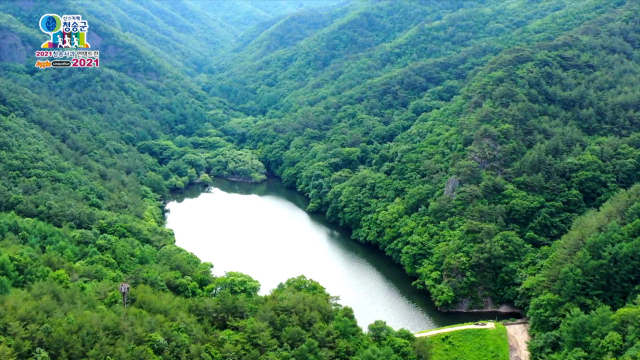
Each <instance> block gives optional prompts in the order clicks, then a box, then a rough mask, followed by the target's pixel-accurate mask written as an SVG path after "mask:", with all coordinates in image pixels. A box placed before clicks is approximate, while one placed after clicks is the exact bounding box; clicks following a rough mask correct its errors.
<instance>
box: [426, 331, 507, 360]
mask: <svg viewBox="0 0 640 360" xmlns="http://www.w3.org/2000/svg"><path fill="white" fill-rule="evenodd" d="M458 326H459V325H458ZM495 326H496V327H495V329H467V330H460V331H452V332H448V333H444V334H438V335H433V336H430V337H427V338H424V340H423V341H426V342H427V343H428V344H429V348H430V351H429V353H430V355H431V358H432V359H438V360H449V359H451V360H459V359H464V360H489V359H490V360H509V341H508V339H507V330H506V328H505V327H504V325H502V324H499V323H496V324H495Z"/></svg>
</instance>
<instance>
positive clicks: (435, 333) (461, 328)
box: [414, 322, 528, 359]
mask: <svg viewBox="0 0 640 360" xmlns="http://www.w3.org/2000/svg"><path fill="white" fill-rule="evenodd" d="M483 324H484V325H462V326H455V327H450V328H446V329H439V330H432V331H427V332H423V333H420V334H414V335H415V337H417V338H418V337H425V336H433V335H437V334H442V333H448V332H451V331H457V330H464V329H493V328H495V327H496V325H495V324H494V323H492V322H488V323H483ZM527 359H528V358H527Z"/></svg>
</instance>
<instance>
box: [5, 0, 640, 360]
mask: <svg viewBox="0 0 640 360" xmlns="http://www.w3.org/2000/svg"><path fill="white" fill-rule="evenodd" d="M45 8H46V9H45ZM47 12H49V13H59V14H62V13H78V14H82V15H83V18H86V19H87V20H88V21H89V23H90V31H89V38H88V41H89V42H90V43H92V46H94V47H95V48H97V49H99V50H100V52H101V67H100V68H99V69H46V70H39V69H36V68H34V67H33V64H34V63H35V57H34V56H33V54H34V51H35V50H36V49H38V48H39V46H40V44H41V43H42V42H43V41H44V39H45V37H46V35H44V34H42V33H41V32H40V31H39V29H38V28H37V26H36V24H37V20H38V19H39V18H40V16H42V14H44V13H47ZM240 13H242V14H247V16H246V17H243V18H242V19H239V17H238V14H240ZM639 13H640V7H639V5H638V4H637V2H635V1H622V0H620V1H607V2H602V1H595V0H583V1H577V2H576V1H568V0H567V1H562V0H560V1H554V2H543V1H534V0H530V1H525V0H514V1H506V2H504V1H497V0H496V1H494V0H489V1H479V2H475V1H447V2H439V1H411V2H399V1H398V2H396V1H390V2H385V1H381V2H326V3H325V2H313V1H309V2H286V3H285V2H274V3H272V5H269V6H267V5H266V4H265V3H259V2H236V3H225V4H220V3H206V2H195V1H176V2H156V1H142V2H141V1H137V2H132V1H118V2H102V3H96V2H92V1H77V2H75V1H73V2H72V1H62V2H56V3H51V4H46V6H45V4H44V3H41V2H35V3H29V2H7V3H2V4H0V20H1V21H0V37H2V38H4V39H8V40H7V41H9V40H10V43H11V51H5V50H4V49H5V48H4V47H2V49H3V51H2V52H0V127H1V129H2V131H1V132H0V179H1V181H0V211H1V214H0V234H1V235H2V236H1V237H0V293H2V294H4V295H1V296H0V302H2V304H3V305H2V307H0V309H1V310H0V354H1V355H2V356H0V357H2V358H9V359H10V358H13V357H15V358H29V357H33V358H46V356H49V357H51V358H85V357H96V356H98V355H97V354H100V356H103V355H105V354H106V355H105V356H110V357H112V358H126V357H127V356H130V355H127V354H133V353H135V354H136V357H140V358H155V357H163V358H176V357H191V358H193V357H201V358H203V359H207V358H233V357H236V358H258V357H265V358H296V359H298V358H301V359H302V358H304V359H307V358H317V359H324V358H353V357H356V356H359V357H361V358H363V359H365V358H367V359H368V358H372V359H373V358H391V357H392V356H397V357H399V358H410V357H416V358H418V357H422V358H424V357H427V356H428V346H427V345H425V344H426V343H420V342H416V341H415V340H414V339H413V337H412V336H411V335H410V334H408V333H407V332H406V331H403V330H401V331H397V332H396V331H393V330H390V329H387V328H386V325H383V324H377V325H376V326H378V328H380V329H382V331H381V333H383V334H385V336H378V335H375V334H376V331H375V330H374V331H373V332H372V331H370V332H369V334H364V333H363V332H362V330H360V329H359V328H358V327H357V325H356V323H355V320H354V319H353V314H352V312H351V310H350V309H349V308H342V307H339V306H337V304H335V303H334V302H333V300H332V298H331V297H330V296H329V295H328V294H326V292H325V291H324V289H323V288H322V287H321V285H319V284H317V283H315V282H313V281H312V280H308V279H297V280H296V279H292V280H288V281H287V282H285V283H283V285H282V287H281V288H279V289H278V290H276V291H274V292H273V293H272V294H271V295H268V296H264V297H263V296H258V295H256V293H257V290H256V287H257V286H259V284H256V283H255V281H254V280H253V279H251V278H248V277H246V275H243V274H228V275H227V276H226V277H221V278H214V277H213V276H212V275H211V273H210V269H211V266H212V265H211V264H206V263H201V262H200V260H198V259H197V258H196V257H195V256H193V255H192V254H189V253H186V252H185V251H184V250H182V249H180V248H177V247H175V246H174V245H173V243H174V239H173V234H172V233H171V231H170V230H167V229H165V228H164V218H163V213H162V204H161V202H160V201H161V200H162V199H163V198H164V197H165V196H166V195H167V194H168V192H169V191H170V190H175V189H182V188H184V187H185V186H188V185H189V184H192V183H194V182H196V181H205V182H206V181H208V179H209V178H210V177H212V176H222V177H228V178H237V179H242V180H245V181H260V180H262V179H264V177H265V174H266V173H267V172H270V173H272V174H274V175H276V176H278V177H280V178H281V179H282V180H283V181H284V182H285V184H287V185H288V186H292V187H295V188H297V189H298V190H299V191H301V192H302V193H304V194H305V195H307V196H308V197H309V198H310V200H311V202H310V205H309V209H308V210H309V211H318V212H323V213H325V214H326V215H327V217H328V218H329V219H330V220H332V221H334V222H336V223H339V224H341V225H343V226H346V227H349V228H351V229H352V230H353V238H354V239H356V240H358V241H362V242H366V243H371V244H374V245H376V246H378V247H379V248H381V249H382V250H383V251H385V252H386V253H387V254H388V255H389V256H391V257H392V258H393V259H394V260H395V261H397V262H398V263H400V264H402V266H403V267H404V268H405V269H406V271H407V273H408V274H409V275H410V276H413V277H415V278H416V279H417V280H416V282H415V284H416V286H418V287H420V288H424V289H427V290H429V292H430V294H431V296H432V298H433V300H434V301H435V302H436V304H437V305H438V306H440V307H441V308H445V309H447V308H448V309H450V308H479V307H485V306H491V305H499V304H502V303H508V302H513V303H515V304H516V305H518V306H520V307H522V308H524V309H525V311H526V312H527V315H528V316H529V318H530V319H531V326H532V332H533V342H532V344H531V349H532V352H533V356H534V358H539V359H602V358H619V359H634V358H637V357H638V356H640V355H638V354H640V341H639V340H638V337H639V335H640V334H639V333H638V331H640V330H638V329H637V328H636V327H637V325H636V324H638V323H639V321H638V320H639V319H638V316H639V315H638V314H640V313H639V312H638V302H637V298H638V296H639V295H640V288H638V285H637V284H638V282H639V280H640V273H638V271H637V270H636V269H637V268H640V267H639V266H638V265H640V264H639V261H640V260H639V259H638V258H637V254H638V253H640V252H639V251H638V250H640V249H638V244H637V242H638V238H639V237H640V233H639V232H638V228H639V227H638V226H639V225H638V224H639V221H640V220H639V219H638V216H639V214H640V212H638V211H637V208H638V206H639V205H638V196H637V194H638V191H637V190H638V188H637V186H636V187H634V184H636V183H638V182H639V180H640V179H639V178H638V177H639V174H640V163H639V160H638V159H640V134H639V130H640V129H639V127H640V115H639V114H640V112H639V111H640V109H639V106H640V88H639V87H638V84H639V83H640V61H639V60H640V53H639V49H640V35H639V34H640V20H639V19H640V16H639V15H640V14H639ZM159 29H162V31H160V30H159ZM8 43H9V42H8ZM203 43H204V44H206V46H203ZM193 49H199V50H198V51H194V50H193ZM598 209H599V210H598ZM123 280H127V281H129V282H130V283H131V284H132V285H133V286H134V288H135V289H136V291H135V293H134V294H132V296H133V299H132V306H131V307H130V308H129V309H128V314H127V315H126V317H123V316H124V314H123V313H122V309H121V307H120V306H118V304H119V299H118V296H119V295H118V294H117V293H115V292H114V289H116V284H117V283H118V282H120V281H123ZM284 280H285V279H283V281H284ZM335 295H339V294H335ZM167 304H172V305H171V306H169V305H167ZM289 308H291V309H293V308H295V309H300V311H301V312H302V313H303V314H305V315H304V316H303V315H299V316H297V317H292V316H290V315H289V314H290V312H289V310H287V309H289ZM302 313H301V314H302ZM122 319H125V320H122ZM121 321H125V322H124V323H121ZM312 323H316V325H312ZM374 328H375V326H374ZM152 329H155V330H153V331H152ZM68 334H77V335H74V336H69V335H68ZM149 334H151V335H149Z"/></svg>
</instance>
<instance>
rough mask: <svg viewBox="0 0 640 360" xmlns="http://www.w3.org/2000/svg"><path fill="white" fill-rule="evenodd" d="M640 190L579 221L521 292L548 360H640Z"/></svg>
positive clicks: (538, 348) (536, 348) (536, 345)
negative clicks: (639, 260)
mask: <svg viewBox="0 0 640 360" xmlns="http://www.w3.org/2000/svg"><path fill="white" fill-rule="evenodd" d="M638 254H640V185H636V186H634V187H632V188H631V189H629V190H628V191H621V192H620V193H618V194H616V195H615V196H613V197H612V198H611V199H610V200H609V201H608V202H606V203H605V204H604V205H603V206H602V207H601V208H600V209H599V211H597V212H596V211H593V210H592V211H590V212H588V213H587V214H585V215H583V216H581V217H580V218H578V219H576V221H575V222H574V224H573V227H572V229H571V231H570V232H569V233H567V234H566V235H565V236H563V237H562V239H561V240H560V241H558V242H556V243H555V244H554V245H553V246H552V249H551V254H550V255H549V256H548V258H547V260H546V261H545V262H544V263H543V264H541V266H540V268H535V269H530V273H531V274H530V276H529V277H528V278H527V280H526V281H525V283H524V285H523V287H522V295H523V297H526V298H527V299H526V300H527V301H526V303H528V304H529V310H528V312H527V314H528V316H529V318H530V321H531V327H532V330H533V331H534V335H535V336H534V340H533V342H532V344H531V348H532V351H533V352H534V354H535V355H537V356H538V358H542V359H572V360H573V359H637V358H638V357H639V356H640V328H639V326H640V285H638V284H639V280H640V271H639V268H638Z"/></svg>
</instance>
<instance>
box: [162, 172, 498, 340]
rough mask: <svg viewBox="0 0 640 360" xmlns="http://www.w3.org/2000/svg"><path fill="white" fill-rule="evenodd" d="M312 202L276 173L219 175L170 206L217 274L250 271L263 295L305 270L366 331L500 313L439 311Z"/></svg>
mask: <svg viewBox="0 0 640 360" xmlns="http://www.w3.org/2000/svg"><path fill="white" fill-rule="evenodd" d="M307 204H308V202H307V200H306V199H305V197H304V196H302V195H301V194H299V193H297V192H296V191H294V190H291V189H287V188H285V187H284V185H282V183H281V182H280V181H278V180H276V179H269V180H267V181H266V182H264V183H261V184H245V183H237V182H231V181H227V180H221V179H216V180H215V182H214V185H213V186H212V187H209V188H208V189H206V188H205V187H202V186H195V187H192V188H189V189H187V190H185V191H184V192H182V193H180V194H175V195H174V198H173V201H171V202H170V203H169V204H168V205H167V209H168V213H167V227H169V228H171V229H173V231H174V232H175V236H176V244H177V245H178V246H180V247H182V248H184V249H186V250H187V251H190V252H192V253H194V254H196V255H197V256H198V257H199V258H200V259H202V260H203V261H208V262H211V263H213V264H214V269H213V273H214V274H215V275H224V273H225V272H226V271H239V272H242V273H245V274H248V275H250V276H252V277H253V278H254V279H256V280H258V281H260V284H262V288H261V291H260V292H261V293H262V294H268V293H269V292H270V291H271V290H272V289H273V288H275V287H276V286H277V285H278V283H280V282H283V281H285V280H286V279H288V278H291V277H295V276H299V275H305V276H306V277H307V278H311V279H313V280H316V281H318V282H320V284H322V285H323V286H324V287H325V288H326V289H327V291H328V292H329V293H330V294H331V295H337V296H339V297H340V303H341V304H342V305H346V306H350V307H352V308H353V310H354V313H355V316H356V318H357V320H358V324H359V325H360V326H361V327H363V328H365V329H366V327H367V325H369V324H370V323H372V322H373V321H375V320H378V319H380V320H384V321H386V322H387V324H388V325H389V326H391V327H393V328H394V329H399V328H406V329H409V330H411V331H414V332H415V331H420V330H425V329H432V328H436V327H440V326H446V325H452V324H457V323H460V322H468V321H476V320H480V319H487V318H495V317H496V314H445V313H441V312H439V311H438V310H437V309H436V307H435V305H434V304H433V302H431V300H430V299H429V294H428V293H427V292H425V291H421V290H418V289H415V288H414V287H413V286H411V282H412V279H411V278H409V277H408V276H407V275H406V273H405V272H404V270H403V269H402V268H401V267H400V266H399V265H398V264H396V263H394V262H393V261H392V260H391V258H389V257H387V256H386V255H384V254H383V253H382V252H381V251H380V250H378V249H375V248H372V247H369V246H365V245H363V244H360V243H358V242H356V241H353V240H351V239H350V238H349V232H348V231H345V230H344V229H341V228H340V227H338V226H335V225H333V224H330V223H329V222H328V221H327V220H326V218H325V217H324V216H322V215H318V214H308V213H307V212H305V210H304V209H305V208H306V206H307ZM498 317H499V318H504V317H505V315H502V316H499V315H498Z"/></svg>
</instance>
